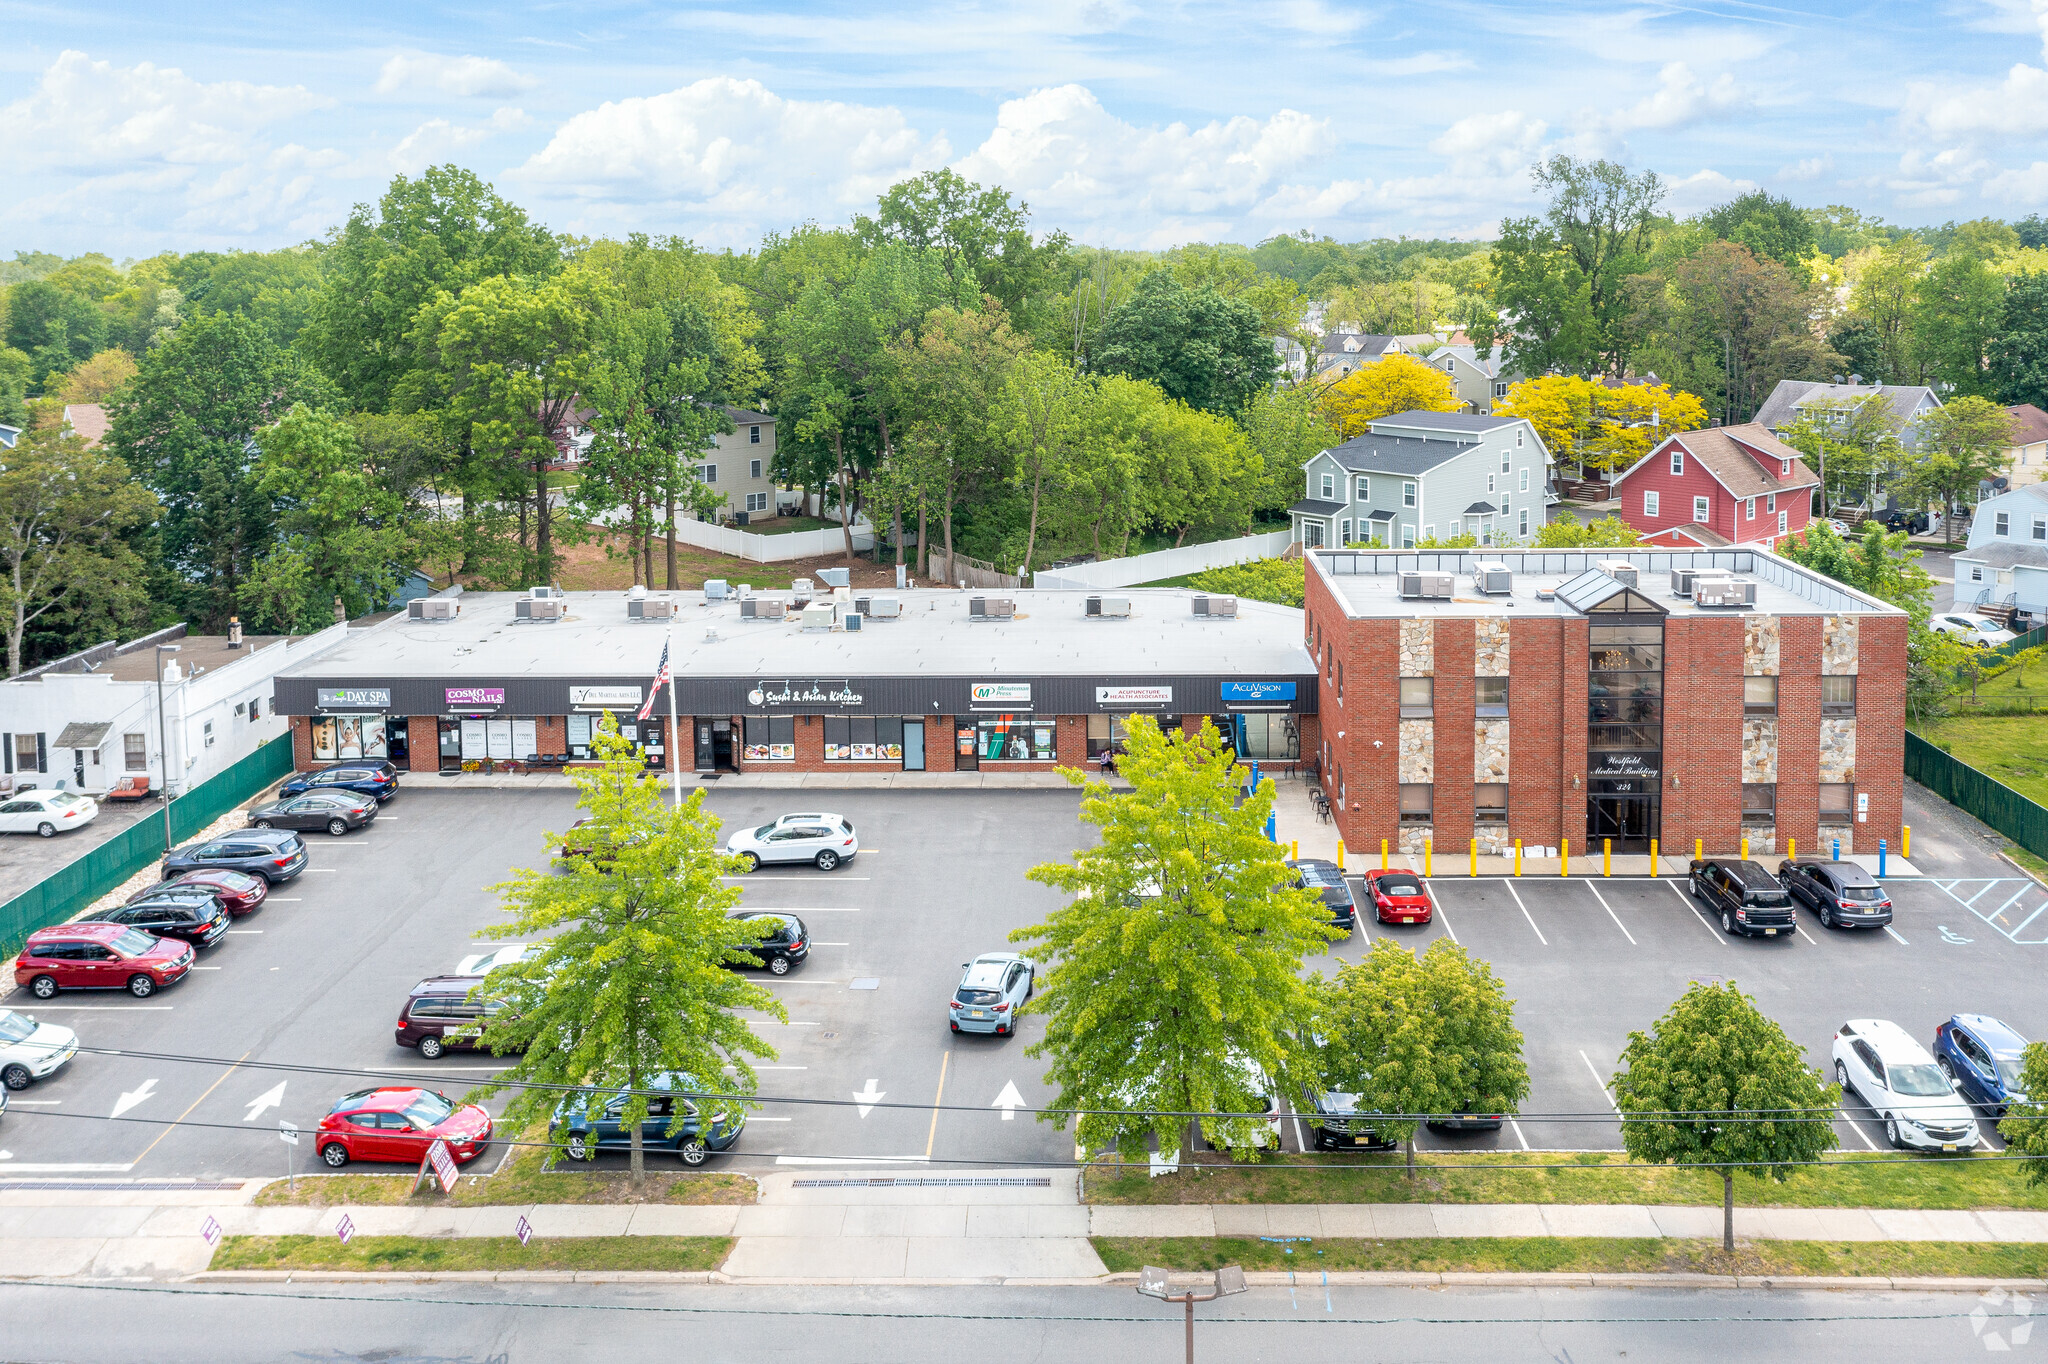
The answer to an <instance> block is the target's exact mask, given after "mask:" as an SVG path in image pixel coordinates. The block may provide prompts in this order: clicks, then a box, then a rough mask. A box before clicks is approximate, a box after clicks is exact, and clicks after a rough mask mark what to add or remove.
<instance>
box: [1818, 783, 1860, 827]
mask: <svg viewBox="0 0 2048 1364" xmlns="http://www.w3.org/2000/svg"><path fill="white" fill-rule="evenodd" d="M1855 808H1856V787H1855V786H1854V785H1853V784H1852V783H1849V782H1831V781H1824V782H1822V783H1821V784H1820V817H1821V818H1822V819H1823V820H1829V819H1832V820H1838V821H1847V820H1848V818H1849V812H1850V811H1852V810H1854V809H1855Z"/></svg>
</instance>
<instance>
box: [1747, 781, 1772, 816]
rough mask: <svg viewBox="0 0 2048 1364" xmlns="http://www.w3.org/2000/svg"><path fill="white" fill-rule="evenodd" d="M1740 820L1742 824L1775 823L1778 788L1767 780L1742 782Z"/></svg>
mask: <svg viewBox="0 0 2048 1364" xmlns="http://www.w3.org/2000/svg"><path fill="white" fill-rule="evenodd" d="M1742 822H1743V823H1744V824H1775V823H1777V822H1778V788H1777V787H1776V786H1775V785H1772V784H1770V783H1768V782H1744V783H1743V784H1742Z"/></svg>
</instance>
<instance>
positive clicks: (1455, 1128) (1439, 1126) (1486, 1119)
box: [1429, 1108, 1508, 1132]
mask: <svg viewBox="0 0 2048 1364" xmlns="http://www.w3.org/2000/svg"><path fill="white" fill-rule="evenodd" d="M1507 1120H1508V1115H1507V1114H1505V1113H1474V1112H1473V1111H1472V1110H1471V1109H1469V1108H1461V1109H1459V1110H1458V1111H1457V1112H1455V1113H1440V1114H1438V1115H1437V1116H1436V1117H1433V1118H1431V1119H1429V1126H1430V1127H1432V1128H1434V1129H1435V1130H1436V1131H1439V1132H1498V1131H1500V1129H1501V1124H1502V1123H1504V1122H1506V1121H1507Z"/></svg>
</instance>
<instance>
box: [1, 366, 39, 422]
mask: <svg viewBox="0 0 2048 1364" xmlns="http://www.w3.org/2000/svg"><path fill="white" fill-rule="evenodd" d="M34 374H35V362H34V361H32V360H30V359H29V357H28V353H27V352H25V351H18V350H16V349H15V348H14V347H12V346H0V426H12V427H14V428H16V429H17V430H19V429H20V428H22V427H25V426H27V425H28V388H29V384H30V382H31V381H32V377H33V375H34Z"/></svg>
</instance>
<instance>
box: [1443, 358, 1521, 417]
mask: <svg viewBox="0 0 2048 1364" xmlns="http://www.w3.org/2000/svg"><path fill="white" fill-rule="evenodd" d="M1427 359H1428V362H1429V363H1430V364H1431V365H1434V366H1435V367H1436V368H1438V369H1440V370H1442V371H1443V372H1444V373H1446V374H1448V375H1450V376H1451V382H1452V383H1453V384H1455V385H1456V386H1457V389H1458V397H1459V399H1460V400H1461V401H1463V403H1464V404H1465V410H1466V411H1467V412H1476V413H1478V414H1480V415H1481V416H1486V415H1489V414H1491V413H1492V411H1493V405H1494V404H1495V403H1496V402H1499V401H1501V400H1503V399H1505V398H1506V397H1507V396H1508V386H1509V385H1510V384H1512V383H1514V382H1515V380H1516V379H1517V378H1519V377H1520V376H1518V375H1511V374H1504V373H1502V372H1501V364H1500V355H1499V353H1498V352H1495V354H1494V355H1493V356H1492V357H1490V358H1489V359H1485V360H1482V359H1480V358H1479V348H1478V347H1477V346H1459V345H1449V346H1438V347H1437V348H1436V349H1435V350H1433V351H1431V352H1430V353H1429V355H1428V357H1427Z"/></svg>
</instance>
